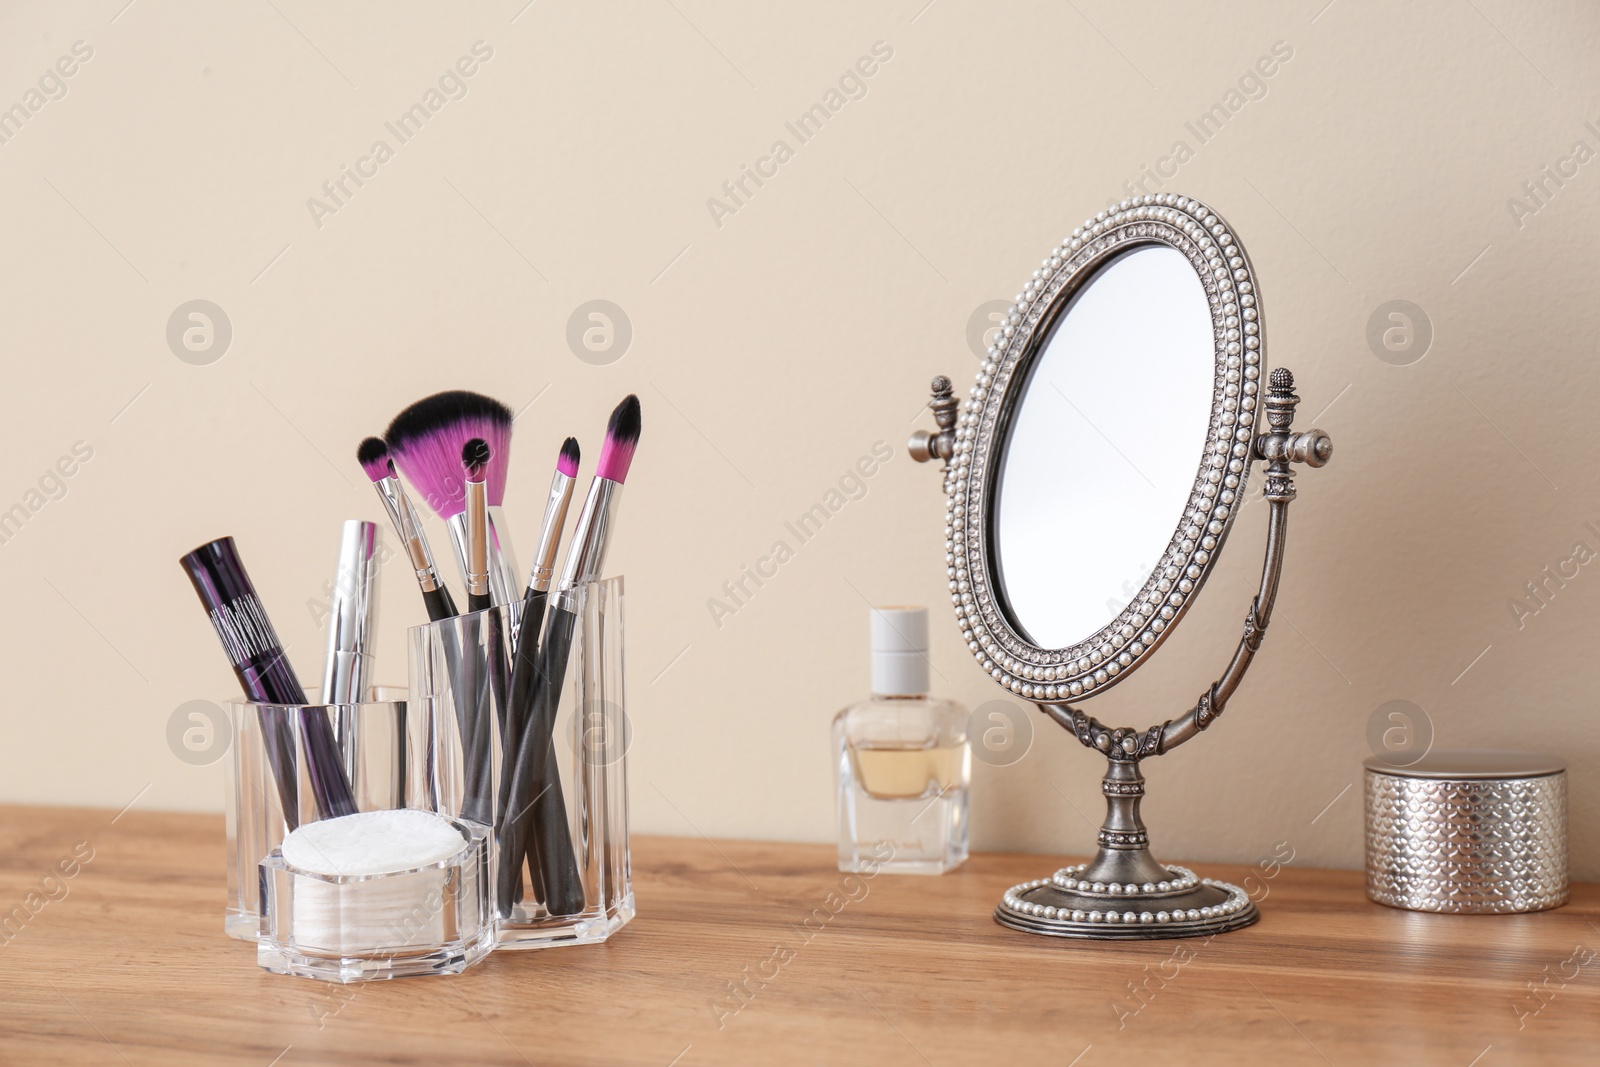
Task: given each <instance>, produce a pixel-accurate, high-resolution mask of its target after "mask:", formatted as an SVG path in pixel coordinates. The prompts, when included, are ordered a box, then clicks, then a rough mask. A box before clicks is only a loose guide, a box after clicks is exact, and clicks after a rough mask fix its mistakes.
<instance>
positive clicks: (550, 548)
mask: <svg viewBox="0 0 1600 1067" xmlns="http://www.w3.org/2000/svg"><path fill="white" fill-rule="evenodd" d="M579 458H580V452H579V449H578V440H577V438H575V437H569V438H567V439H566V441H564V442H562V445H561V453H560V455H558V456H557V457H556V473H555V475H554V477H552V478H551V480H550V496H549V498H548V500H547V502H546V504H545V509H544V521H543V522H541V523H540V525H539V544H538V547H537V549H536V550H535V553H534V557H533V570H532V572H531V573H530V574H529V575H528V591H527V593H526V594H524V596H523V599H522V622H521V624H520V625H519V626H518V628H517V638H516V646H515V651H514V652H513V659H512V667H511V695H510V699H509V701H508V703H507V708H508V713H507V715H506V721H505V725H504V728H503V730H502V734H501V746H502V747H501V768H502V769H501V773H500V792H499V798H498V799H499V805H498V807H497V808H496V809H495V813H496V822H495V829H496V830H497V831H498V830H500V829H501V828H502V827H503V826H504V824H505V816H506V811H507V809H508V808H509V806H510V797H511V773H510V772H511V768H512V766H513V765H514V763H515V761H516V758H517V746H518V745H519V744H520V743H521V740H522V730H523V727H524V725H525V720H526V716H527V710H528V698H529V695H530V694H531V692H532V687H533V679H534V675H535V670H536V663H535V659H536V657H537V655H538V651H539V626H540V624H541V623H542V622H543V621H544V602H545V595H546V593H547V592H548V591H549V589H550V580H551V578H552V577H553V576H554V574H555V563H556V552H557V551H558V550H559V549H560V547H561V531H562V529H563V528H564V527H565V526H566V523H567V508H568V506H569V505H570V504H571V503H572V486H573V482H574V480H575V479H576V478H577V475H578V461H579ZM528 874H529V875H530V876H531V877H532V879H533V886H534V895H535V897H536V898H537V899H538V900H539V901H540V902H541V903H542V902H543V901H544V899H545V897H544V891H543V884H542V882H541V877H540V873H539V865H538V861H537V858H536V856H535V855H534V854H533V853H531V852H530V854H529V856H528ZM521 888H522V883H521V880H520V878H519V880H518V881H516V882H515V883H514V884H513V887H512V889H513V894H512V900H511V903H512V904H516V903H519V902H520V898H521V893H520V890H521Z"/></svg>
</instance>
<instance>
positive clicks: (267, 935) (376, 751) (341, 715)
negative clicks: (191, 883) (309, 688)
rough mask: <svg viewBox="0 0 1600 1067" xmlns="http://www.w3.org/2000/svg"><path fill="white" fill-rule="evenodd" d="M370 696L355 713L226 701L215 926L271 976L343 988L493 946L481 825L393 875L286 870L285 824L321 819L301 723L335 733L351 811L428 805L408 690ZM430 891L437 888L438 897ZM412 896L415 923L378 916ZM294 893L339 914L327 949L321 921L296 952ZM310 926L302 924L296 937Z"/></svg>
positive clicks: (422, 748)
mask: <svg viewBox="0 0 1600 1067" xmlns="http://www.w3.org/2000/svg"><path fill="white" fill-rule="evenodd" d="M368 696H369V698H370V699H369V701H368V702H366V703H361V704H336V705H329V704H305V705H276V704H256V703H251V702H248V701H242V700H238V701H232V702H230V703H229V705H228V711H229V715H230V717H231V721H232V725H233V745H232V751H231V752H230V754H229V759H228V764H227V766H228V771H229V773H228V785H227V789H228V803H227V842H228V857H227V863H228V904H227V914H226V920H225V928H226V931H227V933H228V935H229V936H230V937H234V938H238V939H239V940H243V941H254V942H256V944H257V962H259V963H260V964H261V966H262V967H264V968H266V969H268V970H271V971H275V972H278V973H285V974H299V975H304V976H306V977H314V978H324V979H328V980H332V981H339V982H349V981H364V980H370V979H375V978H393V977H400V976H402V975H407V974H429V973H453V972H455V971H460V970H462V969H464V968H465V967H466V966H469V965H470V964H471V963H473V962H475V961H476V960H477V959H480V958H481V957H482V956H483V955H484V954H485V953H487V952H488V951H489V949H491V948H492V947H493V946H494V916H493V912H492V909H490V908H489V906H488V905H489V898H488V893H487V889H488V888H491V887H490V886H489V884H488V882H487V878H488V862H489V857H488V832H487V828H485V827H472V826H469V825H463V826H461V827H460V830H461V832H462V834H463V838H462V851H461V853H460V854H458V855H456V856H453V857H450V858H449V859H448V860H445V861H441V862H439V863H434V864H428V865H426V866H424V867H422V868H416V869H412V870H410V871H402V872H395V873H394V874H377V875H362V876H341V875H320V874H313V873H311V872H306V871H300V870H298V869H297V868H294V867H293V866H291V865H289V864H287V863H285V862H284V860H283V858H282V856H281V854H280V852H279V850H280V849H281V847H282V846H283V842H284V839H285V838H286V837H287V836H288V834H289V833H290V831H291V830H292V829H293V826H291V822H294V823H297V824H298V825H300V826H305V825H307V824H309V823H312V822H316V821H319V820H321V819H323V818H326V817H327V814H328V813H326V812H323V811H320V810H319V809H318V807H317V802H316V796H315V791H314V790H313V788H312V783H311V775H310V773H309V760H308V758H307V751H308V745H307V743H306V731H305V723H306V721H307V720H308V719H314V718H315V717H318V716H321V717H324V718H325V719H326V720H327V721H328V722H330V723H331V724H332V725H333V728H334V732H335V735H336V737H337V740H338V749H339V755H340V759H341V762H342V764H343V768H344V772H345V774H346V776H347V778H348V779H349V781H350V784H351V792H352V794H353V796H354V799H355V802H356V807H357V809H358V810H359V811H362V812H374V811H387V810H393V809H400V808H417V809H420V810H423V811H431V810H432V809H431V808H430V807H429V806H428V805H426V804H424V803H421V801H422V800H423V799H425V798H426V797H427V796H428V793H427V791H426V789H425V788H424V787H425V783H426V781H427V778H428V773H429V772H428V764H429V762H430V759H431V756H430V752H429V738H428V735H427V733H426V732H425V731H423V730H422V729H420V727H419V724H418V722H417V720H416V718H415V717H414V716H412V715H410V714H408V712H407V706H406V701H405V700H404V699H403V698H404V697H405V691H404V690H400V689H389V688H381V689H374V690H372V691H371V692H369V694H368ZM269 740H270V742H271V743H269ZM283 778H286V779H287V783H285V782H284V781H282V780H281V779H283ZM286 808H287V809H289V810H290V811H291V812H292V813H293V816H294V818H293V819H292V820H291V819H290V818H288V817H286V815H285V809H286ZM408 881H409V883H410V884H411V885H410V888H409V889H408V888H407V886H408ZM423 883H426V884H425V885H424V884H423ZM430 888H432V889H436V890H437V894H436V895H437V897H438V900H437V902H435V901H434V898H433V896H432V895H430V893H429V892H428V890H429V889H430ZM412 890H415V892H416V893H420V894H421V895H420V897H416V898H415V899H418V900H420V901H422V905H421V908H420V910H418V909H415V908H413V909H409V910H410V911H411V912H413V913H414V914H411V915H410V916H409V917H408V916H407V915H404V914H401V915H400V917H399V919H398V920H394V919H393V916H391V915H389V914H388V913H386V912H384V911H383V909H384V908H385V907H387V906H388V905H389V901H390V900H392V899H393V898H394V897H395V896H397V895H400V896H404V895H405V894H407V893H408V892H412ZM301 896H305V897H307V899H308V901H309V902H310V907H311V911H309V912H308V911H306V910H305V909H304V908H302V909H300V910H301V911H302V912H303V913H305V914H312V913H315V914H316V915H318V916H319V917H322V918H324V920H325V919H326V916H328V915H329V914H332V915H334V916H336V918H337V920H338V922H339V923H340V924H341V925H340V926H339V928H338V929H336V930H335V931H334V933H333V934H332V935H331V941H330V935H329V934H328V924H327V922H326V921H324V922H323V923H322V928H321V930H320V931H318V932H316V933H315V934H313V935H312V936H311V937H310V939H309V940H306V941H305V943H303V944H302V943H301V941H302V939H301V938H300V937H299V936H297V933H296V924H295V915H296V907H295V902H296V900H297V899H298V898H299V897H301ZM330 909H331V911H330ZM405 910H406V909H402V911H405ZM312 929H313V928H312V927H311V926H308V925H306V924H305V923H302V924H301V931H302V932H303V933H304V932H309V931H311V930H312ZM374 931H379V932H378V933H374ZM435 935H436V936H435ZM346 950H348V951H346Z"/></svg>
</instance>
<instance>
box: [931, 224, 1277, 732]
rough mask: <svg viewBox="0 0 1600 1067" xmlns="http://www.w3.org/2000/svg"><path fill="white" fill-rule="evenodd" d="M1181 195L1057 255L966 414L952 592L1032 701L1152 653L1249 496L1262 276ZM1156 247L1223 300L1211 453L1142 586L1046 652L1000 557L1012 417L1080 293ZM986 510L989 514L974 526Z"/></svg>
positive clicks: (1214, 306) (1016, 310) (1020, 308)
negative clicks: (1105, 272)
mask: <svg viewBox="0 0 1600 1067" xmlns="http://www.w3.org/2000/svg"><path fill="white" fill-rule="evenodd" d="M1171 199H1173V200H1174V201H1175V203H1172V204H1144V203H1138V204H1134V203H1131V202H1129V203H1128V204H1127V206H1125V207H1119V208H1118V209H1117V210H1115V211H1102V212H1101V213H1100V214H1098V215H1096V216H1095V217H1094V218H1092V219H1090V220H1088V221H1087V222H1086V223H1085V224H1084V225H1083V226H1081V227H1079V228H1078V229H1076V230H1074V231H1073V232H1072V234H1071V236H1069V237H1068V238H1067V239H1066V240H1064V241H1063V242H1062V243H1061V244H1059V245H1057V246H1056V247H1055V248H1052V249H1051V250H1050V254H1049V255H1048V256H1047V257H1045V260H1044V262H1043V264H1042V265H1041V266H1040V268H1039V269H1038V270H1036V271H1034V272H1033V277H1032V278H1031V279H1030V280H1029V281H1028V282H1027V283H1025V284H1024V286H1023V291H1022V293H1021V294H1020V298H1019V299H1018V301H1017V302H1016V304H1014V305H1013V306H1012V307H1011V308H1010V309H1009V312H1008V317H1007V322H1006V324H1005V327H1004V329H1003V331H1002V336H1001V337H999V338H998V339H997V341H996V343H995V345H994V346H993V347H991V348H990V349H989V351H988V353H987V354H986V356H985V360H984V363H983V366H982V367H981V368H979V371H978V376H977V383H976V384H975V385H974V387H973V390H972V394H971V396H970V397H969V398H968V400H967V401H966V403H965V404H964V405H963V410H962V412H961V416H960V417H959V418H958V419H957V421H956V430H955V433H956V440H955V455H954V457H953V458H954V462H953V464H952V470H953V473H954V478H953V479H952V481H951V483H950V484H949V485H947V487H946V489H947V492H948V503H947V504H946V512H947V514H946V527H945V551H946V552H947V553H948V554H949V555H950V556H952V557H954V558H953V562H952V566H953V571H954V573H952V574H951V575H950V592H951V599H952V601H953V602H954V604H955V609H956V616H957V619H958V620H959V621H960V625H961V628H962V630H963V631H964V632H965V635H966V639H967V647H968V648H969V649H970V650H971V651H972V654H973V656H974V657H976V658H977V660H978V663H979V664H980V665H981V666H982V667H983V669H984V671H985V672H986V673H987V674H988V675H989V676H990V677H991V678H993V679H994V680H995V681H996V682H998V683H999V684H1000V685H1001V686H1003V687H1005V688H1007V689H1009V690H1011V692H1013V693H1015V694H1017V695H1018V696H1021V697H1024V698H1026V699H1028V700H1047V701H1050V700H1064V699H1069V698H1072V697H1080V696H1084V695H1086V694H1089V693H1094V692H1098V691H1102V690H1105V689H1108V688H1110V687H1111V686H1113V685H1115V684H1116V683H1117V682H1118V681H1120V680H1121V679H1122V678H1123V677H1125V676H1126V675H1127V673H1128V672H1130V671H1132V670H1133V669H1134V668H1135V667H1137V666H1138V665H1139V664H1141V663H1143V662H1144V661H1145V660H1146V659H1147V658H1149V655H1150V653H1151V652H1153V651H1155V649H1156V647H1157V646H1158V645H1159V644H1160V643H1161V642H1162V641H1163V640H1164V639H1165V638H1166V636H1167V635H1168V634H1169V633H1171V632H1172V630H1173V628H1174V627H1175V626H1176V625H1177V622H1178V620H1179V619H1180V618H1181V617H1182V616H1183V614H1184V612H1186V611H1187V610H1188V608H1189V605H1190V603H1191V602H1192V601H1193V599H1194V595H1195V594H1196V593H1198V592H1199V591H1200V587H1201V585H1203V584H1204V582H1205V579H1206V576H1207V575H1208V574H1209V573H1210V571H1211V567H1212V564H1213V562H1214V561H1215V560H1216V558H1217V555H1218V554H1219V553H1220V551H1221V549H1222V543H1223V541H1224V540H1225V539H1226V537H1227V535H1228V530H1229V529H1230V528H1231V527H1232V525H1233V520H1234V516H1235V515H1236V514H1237V513H1238V510H1239V509H1238V506H1237V505H1238V504H1239V503H1240V502H1242V500H1243V496H1244V492H1243V490H1244V486H1245V479H1247V478H1248V477H1249V474H1250V469H1249V457H1250V445H1251V442H1252V440H1253V439H1254V436H1255V424H1256V421H1257V415H1258V413H1259V409H1260V405H1259V403H1258V395H1257V394H1258V385H1259V381H1260V379H1261V377H1262V372H1263V370H1264V368H1265V361H1264V360H1265V348H1264V345H1263V340H1264V335H1263V334H1262V330H1261V309H1260V304H1259V299H1258V297H1257V294H1256V284H1255V275H1254V273H1253V271H1252V269H1251V266H1250V261H1249V259H1248V258H1247V257H1246V256H1245V253H1244V249H1243V248H1242V247H1240V245H1239V244H1238V242H1237V241H1236V240H1235V239H1234V236H1233V234H1232V232H1231V231H1230V230H1229V229H1228V227H1227V224H1226V223H1224V222H1223V221H1222V220H1221V219H1220V218H1219V217H1218V216H1217V215H1216V214H1215V213H1214V212H1212V211H1210V210H1209V209H1208V208H1206V207H1205V206H1204V205H1203V204H1200V203H1199V202H1198V201H1193V200H1187V199H1183V198H1171ZM1150 245H1165V246H1166V247H1168V248H1172V249H1175V250H1176V251H1178V252H1180V253H1181V254H1182V255H1183V256H1184V258H1185V259H1187V260H1188V261H1189V264H1190V266H1191V267H1193V268H1194V270H1195V273H1196V275H1197V276H1198V277H1199V280H1200V283H1201V285H1202V286H1203V287H1204V289H1205V294H1206V302H1207V304H1208V305H1209V307H1210V311H1211V324H1212V337H1213V356H1214V368H1213V369H1214V382H1213V387H1212V398H1211V416H1210V424H1209V426H1208V428H1207V432H1206V444H1205V448H1204V451H1203V453H1202V455H1201V456H1200V459H1199V469H1198V471H1197V473H1196V475H1195V480H1194V484H1193V486H1192V487H1191V490H1190V493H1189V499H1188V503H1187V505H1186V506H1185V508H1184V512H1183V515H1182V517H1181V519H1180V520H1179V522H1178V524H1177V528H1176V529H1175V530H1174V531H1173V534H1172V538H1171V540H1170V541H1169V542H1168V544H1167V547H1166V549H1165V551H1164V552H1163V553H1162V555H1161V557H1160V560H1159V562H1158V563H1157V564H1156V566H1155V567H1154V568H1153V569H1152V571H1151V574H1150V576H1149V578H1148V579H1147V580H1146V581H1145V583H1144V586H1143V588H1142V589H1141V590H1140V591H1139V593H1138V594H1137V595H1136V596H1135V597H1134V598H1133V599H1132V600H1131V601H1130V602H1129V603H1128V605H1127V606H1126V607H1125V608H1124V609H1123V610H1122V611H1121V612H1120V613H1119V614H1118V615H1117V616H1116V617H1115V618H1113V619H1112V620H1111V621H1110V622H1108V623H1106V624H1105V625H1104V626H1102V627H1101V628H1100V629H1099V630H1097V631H1095V632H1094V633H1092V634H1088V635H1086V636H1085V637H1084V638H1083V639H1082V640H1080V641H1078V642H1077V643H1075V644H1073V645H1070V646H1067V647H1064V648H1043V647H1041V646H1039V645H1037V644H1035V643H1034V642H1033V641H1032V640H1031V639H1030V638H1028V637H1027V636H1026V635H1025V634H1024V633H1023V632H1022V631H1021V628H1020V627H1019V626H1017V624H1016V623H1015V621H1014V620H1013V619H1012V618H1011V617H1010V611H1009V609H1008V608H1007V607H1006V605H1005V590H1004V586H1003V584H1002V583H1001V582H1000V581H999V568H998V566H997V565H996V561H995V554H994V544H995V539H994V536H993V521H992V519H993V514H994V509H993V508H992V507H991V506H990V504H991V502H992V501H994V500H995V498H996V489H997V483H998V473H999V470H1000V467H1001V464H1002V461H1003V458H1004V454H1005V443H1006V440H1007V437H1008V436H1009V435H1008V433H1007V431H1008V428H1009V423H1010V419H1011V417H1012V415H1013V414H1014V412H1015V411H1016V408H1017V405H1018V404H1019V403H1020V402H1021V400H1022V397H1023V396H1024V395H1025V394H1026V392H1027V384H1028V377H1029V375H1028V371H1029V369H1030V367H1031V366H1032V364H1033V362H1034V360H1035V359H1037V358H1038V357H1039V355H1040V354H1041V353H1042V351H1043V350H1044V349H1045V348H1046V347H1048V343H1049V340H1050V337H1051V333H1052V329H1053V327H1054V326H1055V325H1056V323H1057V322H1058V321H1059V319H1060V317H1061V315H1062V314H1063V312H1064V310H1065V309H1066V307H1067V306H1068V305H1069V304H1070V303H1071V300H1072V298H1073V296H1074V295H1075V294H1077V293H1078V292H1079V291H1081V290H1082V289H1084V288H1085V287H1086V286H1087V285H1089V284H1090V283H1092V282H1093V281H1094V279H1095V277H1096V276H1097V275H1098V273H1099V272H1100V270H1101V269H1102V268H1103V267H1105V266H1107V265H1108V264H1109V263H1110V262H1111V261H1112V260H1114V259H1116V258H1118V257H1120V256H1121V255H1123V254H1124V253H1126V252H1129V251H1132V250H1133V249H1135V248H1138V247H1140V246H1150ZM1087 503H1089V504H1090V506H1091V507H1092V502H1087ZM972 516H977V517H978V521H969V517H972Z"/></svg>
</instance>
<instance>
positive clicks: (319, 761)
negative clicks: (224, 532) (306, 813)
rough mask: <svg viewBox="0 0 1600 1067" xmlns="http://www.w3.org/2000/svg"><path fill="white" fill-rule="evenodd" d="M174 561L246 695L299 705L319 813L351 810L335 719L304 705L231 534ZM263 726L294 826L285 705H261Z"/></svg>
mask: <svg viewBox="0 0 1600 1067" xmlns="http://www.w3.org/2000/svg"><path fill="white" fill-rule="evenodd" d="M178 562H179V563H180V564H181V565H182V567H183V569H184V571H185V572H186V573H187V574H188V575H189V581H190V582H191V583H193V585H194V591H195V594H196V595H197V596H199V598H200V604H201V606H202V607H204V608H205V609H206V613H207V614H208V615H209V616H210V618H211V628H212V629H213V630H215V631H216V634H217V639H218V640H220V641H221V642H222V650H223V651H224V652H225V653H227V656H228V662H229V663H230V664H231V665H232V666H233V673H234V675H235V677H237V678H238V679H239V685H240V687H241V688H242V689H243V690H244V695H245V697H246V699H248V700H250V701H251V702H253V703H257V704H270V705H288V706H294V705H302V707H301V710H300V729H301V733H302V734H303V735H304V738H305V746H306V763H307V768H306V769H307V771H308V772H309V775H310V778H311V788H312V792H313V795H314V796H315V797H316V802H317V806H318V807H319V808H320V809H321V811H322V815H323V816H324V817H333V816H338V815H350V814H354V812H355V810H356V805H355V799H354V797H353V796H352V795H351V792H350V782H349V780H348V779H347V778H346V777H345V773H344V767H343V765H342V764H341V762H340V760H339V748H338V745H337V744H336V743H335V742H334V738H333V727H332V724H331V723H329V722H328V717H327V716H326V715H324V714H322V713H321V712H320V711H318V710H316V709H312V708H307V707H303V705H304V704H305V702H306V693H305V690H304V689H303V688H301V685H300V680H299V679H298V678H297V677H295V673H294V668H293V667H291V666H290V665H289V657H288V656H287V655H286V654H285V653H284V651H283V646H282V645H280V644H279V643H278V635H277V633H276V632H275V631H274V630H273V628H272V621H271V620H270V619H268V618H267V613H266V611H265V609H263V608H262V606H261V599H260V597H258V596H257V595H256V589H255V585H254V584H253V583H252V582H251V581H250V575H249V574H248V573H247V572H246V571H245V569H244V564H243V563H242V562H241V561H240V559H239V551H238V549H237V548H236V547H235V546H234V543H233V538H231V537H221V538H218V539H217V540H215V541H211V542H209V543H207V544H204V545H201V546H200V547H199V548H197V549H195V550H194V551H193V552H190V553H189V554H188V555H186V556H184V557H183V558H182V559H180V560H179V561H178ZM261 732H262V734H263V736H264V737H265V738H266V744H267V758H268V760H269V761H271V763H272V766H273V775H274V777H275V778H276V779H277V785H278V798H279V800H280V801H281V803H282V806H283V817H284V821H285V822H287V823H288V824H289V827H290V829H293V828H295V827H297V826H299V824H300V805H299V800H298V795H297V793H296V783H297V781H298V776H297V775H296V772H295V742H294V731H293V730H292V729H291V727H290V725H289V721H288V718H287V715H286V713H285V712H284V710H283V708H282V707H275V708H271V709H267V708H263V709H262V722H261Z"/></svg>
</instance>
